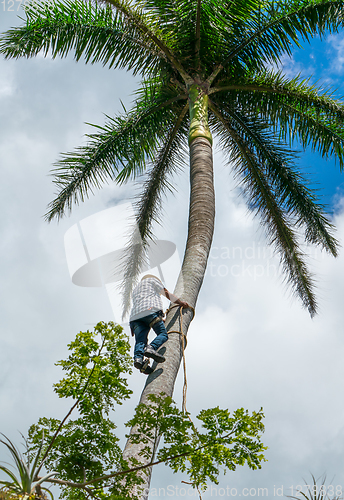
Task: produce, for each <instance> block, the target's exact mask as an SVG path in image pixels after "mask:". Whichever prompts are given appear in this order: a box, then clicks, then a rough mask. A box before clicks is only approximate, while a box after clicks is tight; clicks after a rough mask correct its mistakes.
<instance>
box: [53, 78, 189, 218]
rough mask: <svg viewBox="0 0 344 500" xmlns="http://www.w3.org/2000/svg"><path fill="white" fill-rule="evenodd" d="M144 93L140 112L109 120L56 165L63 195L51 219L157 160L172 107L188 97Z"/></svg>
mask: <svg viewBox="0 0 344 500" xmlns="http://www.w3.org/2000/svg"><path fill="white" fill-rule="evenodd" d="M143 90H144V91H145V92H144V98H143V101H139V102H138V103H137V105H136V109H134V110H133V111H132V112H130V113H128V114H127V115H126V116H124V117H117V118H110V117H108V120H109V121H108V123H107V124H106V125H105V126H103V127H97V128H98V129H99V130H101V132H99V133H98V134H91V135H88V138H89V143H88V144H87V145H86V146H83V147H81V148H79V149H78V150H77V151H76V152H75V153H67V154H65V155H64V158H63V159H61V160H60V161H59V162H58V163H57V164H56V167H57V168H56V169H55V170H54V171H53V173H54V175H55V180H54V182H55V184H56V185H57V186H58V188H59V193H58V196H57V197H56V199H55V200H54V201H53V202H52V203H51V204H50V205H49V209H50V210H49V212H48V214H47V219H48V220H51V219H52V218H54V217H56V216H57V217H61V216H62V215H63V214H64V213H65V212H66V211H67V210H71V208H72V204H73V202H75V203H78V202H79V200H81V201H83V200H84V198H85V197H86V196H88V193H89V191H90V190H91V191H92V189H93V188H100V186H101V185H102V184H103V183H104V182H108V181H109V180H113V181H114V180H116V179H117V182H125V181H127V180H128V179H130V178H135V177H136V176H137V175H139V174H141V173H142V172H143V171H144V169H145V162H146V161H147V160H149V159H151V160H152V159H153V158H154V155H155V152H156V151H157V148H158V144H159V140H160V139H161V138H162V137H163V136H164V129H165V128H167V129H168V128H169V126H170V124H171V123H173V121H174V116H175V110H174V109H173V108H172V110H171V109H170V108H169V105H171V104H173V103H175V102H176V103H177V101H178V100H185V98H186V96H183V95H178V93H176V89H175V88H173V87H171V88H169V90H170V99H169V100H167V101H166V97H167V95H166V94H167V92H166V91H165V93H163V94H161V95H154V94H153V95H151V94H149V92H148V90H147V88H146V89H143ZM142 92H143V91H142ZM171 96H173V97H171ZM149 100H152V101H153V102H149ZM147 101H148V102H147ZM176 105H177V104H176Z"/></svg>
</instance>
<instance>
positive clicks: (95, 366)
mask: <svg viewBox="0 0 344 500" xmlns="http://www.w3.org/2000/svg"><path fill="white" fill-rule="evenodd" d="M68 349H69V350H70V351H72V353H71V354H70V356H69V357H68V359H67V360H62V361H58V362H57V363H56V365H59V366H62V369H63V370H64V371H66V372H67V376H66V377H65V378H63V379H62V380H61V381H60V382H58V383H57V384H55V385H54V390H55V392H56V393H57V394H58V395H59V397H60V398H68V397H72V398H73V399H79V398H81V397H82V400H81V401H80V403H79V411H80V413H81V414H82V415H84V416H87V418H89V419H92V418H95V415H97V414H98V413H100V414H101V413H105V414H106V415H108V413H109V411H110V410H111V409H113V407H114V405H115V404H122V402H123V400H125V399H128V398H129V397H130V395H131V394H132V391H131V390H130V389H128V383H127V379H126V378H125V377H124V376H123V375H124V374H127V373H131V372H132V359H131V356H130V354H129V351H130V344H129V342H128V337H127V335H126V334H124V333H123V328H122V327H121V326H120V325H115V324H114V323H113V322H112V321H110V322H109V323H104V322H100V323H98V324H97V325H96V326H95V328H94V331H93V332H90V331H89V330H87V331H86V332H80V333H78V334H77V336H76V339H75V340H74V341H73V342H71V343H70V344H68ZM86 387H87V390H85V388H86Z"/></svg>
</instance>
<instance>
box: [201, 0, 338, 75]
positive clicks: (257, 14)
mask: <svg viewBox="0 0 344 500" xmlns="http://www.w3.org/2000/svg"><path fill="white" fill-rule="evenodd" d="M244 1H245V0H240V1H238V2H236V3H238V4H241V3H242V2H244ZM342 9H343V2H342V1H338V0H325V1H324V0H291V1H288V2H278V3H277V2H264V3H261V2H260V3H259V7H258V8H256V9H253V10H252V11H251V12H250V14H249V15H248V16H247V17H245V19H244V20H243V19H242V18H240V17H239V18H234V19H233V18H232V17H231V16H230V15H229V16H228V23H229V25H228V31H229V32H230V34H231V37H229V36H228V37H227V38H228V42H227V43H226V42H225V44H224V45H225V46H224V47H223V48H224V51H223V59H222V61H221V63H220V64H218V65H217V66H216V68H215V69H214V71H213V73H212V74H211V75H210V76H209V77H208V79H207V81H208V82H209V83H212V82H213V81H214V79H215V78H216V77H217V75H218V74H219V72H220V71H222V69H224V72H226V71H227V72H228V75H231V74H233V69H234V68H233V66H238V68H239V67H244V68H247V69H249V70H253V69H259V67H261V65H262V63H278V62H279V61H280V57H281V55H282V54H285V53H286V54H289V55H291V49H292V47H295V46H296V47H301V43H300V40H305V41H309V39H310V38H312V37H314V36H316V35H320V36H323V35H324V34H325V32H331V33H334V32H337V31H338V29H339V28H340V27H341V26H342V25H343V13H342ZM229 64H230V65H231V67H230V66H229Z"/></svg>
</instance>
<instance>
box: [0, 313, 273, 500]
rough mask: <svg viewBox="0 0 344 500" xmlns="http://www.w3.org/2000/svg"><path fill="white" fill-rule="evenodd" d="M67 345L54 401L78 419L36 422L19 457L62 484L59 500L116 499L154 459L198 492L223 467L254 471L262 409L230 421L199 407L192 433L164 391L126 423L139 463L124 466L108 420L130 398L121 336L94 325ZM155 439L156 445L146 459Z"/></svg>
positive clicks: (238, 413) (257, 464)
mask: <svg viewBox="0 0 344 500" xmlns="http://www.w3.org/2000/svg"><path fill="white" fill-rule="evenodd" d="M68 348H69V350H70V351H71V353H70V355H69V357H68V359H67V360H63V361H59V362H58V363H56V364H57V365H59V366H62V368H63V370H64V371H65V372H66V376H65V377H64V378H63V379H62V380H61V381H60V382H59V383H57V384H55V385H54V390H55V392H56V393H57V394H58V395H59V397H63V398H70V397H71V398H73V399H76V401H77V402H78V411H79V416H78V418H76V419H75V420H69V421H68V422H66V423H65V420H66V417H65V419H64V420H63V421H60V420H58V419H55V418H46V417H44V418H40V419H39V421H38V423H37V424H34V425H32V426H31V427H30V429H29V433H28V436H29V437H28V443H29V450H28V452H27V455H28V456H31V455H32V454H35V462H34V464H35V470H36V471H39V470H40V468H41V467H42V462H41V461H42V459H44V466H45V468H46V469H47V471H48V472H49V473H50V474H54V475H55V478H56V479H54V480H52V481H53V482H54V481H55V482H58V484H60V485H61V487H62V493H61V498H66V499H68V500H85V498H88V497H89V496H92V495H95V496H96V497H97V498H109V495H110V498H113V499H115V500H116V498H118V499H120V498H121V497H123V496H125V495H126V494H128V493H129V492H130V493H131V494H133V488H134V487H139V486H140V484H142V483H143V482H144V479H143V477H144V474H145V470H146V469H147V466H148V465H151V464H152V463H156V462H154V460H156V461H157V462H159V463H160V462H165V463H166V465H169V466H170V467H171V468H172V470H173V471H174V472H178V471H180V472H184V473H186V474H187V476H188V478H189V479H190V481H191V482H192V484H193V487H194V488H198V487H203V488H204V489H205V488H206V484H207V481H212V482H217V481H218V479H217V478H218V476H219V474H220V470H221V469H223V468H224V469H225V470H235V468H236V466H237V465H244V464H245V463H247V465H248V466H249V467H250V468H252V469H255V468H260V467H261V465H260V464H261V462H262V461H263V460H264V456H263V451H264V449H265V448H264V446H263V445H262V443H261V441H260V435H261V433H262V432H263V431H264V426H263V424H262V418H263V414H262V411H260V412H258V413H255V412H254V413H253V414H252V415H251V416H250V415H249V414H248V412H247V411H244V410H243V409H240V410H237V411H236V412H234V413H233V416H230V414H229V411H228V410H221V409H220V408H211V409H208V410H202V411H201V412H200V413H199V415H198V416H197V419H198V420H199V421H200V423H201V426H202V427H201V430H197V429H196V427H195V425H194V424H193V422H192V421H191V419H190V415H189V414H188V413H184V412H182V411H180V410H179V409H178V408H177V407H176V405H175V403H174V402H173V400H172V399H171V398H170V397H165V396H164V394H160V395H159V396H150V397H149V403H148V404H147V405H143V404H140V405H138V407H137V408H136V411H135V415H134V417H133V418H132V419H131V420H130V421H129V422H128V423H127V424H126V426H130V427H132V426H134V428H135V431H134V433H132V434H131V436H130V439H131V440H132V442H133V443H141V445H142V450H141V453H140V454H141V457H142V460H140V461H139V460H136V459H133V458H132V459H130V461H129V463H128V462H126V461H124V460H123V458H122V450H121V448H120V447H119V445H118V442H119V439H118V437H117V436H116V434H115V429H116V425H115V424H114V422H113V421H112V420H110V418H109V415H110V411H112V410H114V407H115V405H116V404H121V403H122V402H123V401H124V400H125V399H127V398H128V397H129V394H130V393H131V391H130V390H129V389H128V387H127V382H126V380H125V378H124V374H125V373H131V363H132V361H131V359H130V357H129V354H128V351H129V349H130V346H129V342H128V338H127V337H126V335H124V334H123V332H122V328H121V327H120V326H119V325H115V324H113V323H108V324H106V323H98V324H97V325H96V327H95V329H94V332H90V331H87V332H80V333H78V334H77V336H76V339H75V340H74V341H73V342H71V343H70V344H69V346H68ZM72 408H74V407H72ZM70 413H71V411H70V412H69V413H68V415H67V416H69V414H70ZM127 437H128V436H127ZM160 440H162V441H163V447H162V448H161V449H160V451H159V453H158V454H157V457H156V458H154V453H155V452H156V449H157V445H158V443H159V441H160ZM152 441H153V442H154V453H153V456H152V450H151V447H150V446H149V443H151V442H152ZM43 442H44V444H43ZM39 462H40V466H39V467H38V463H39ZM147 470H148V469H147ZM53 471H54V472H53ZM36 474H38V472H36ZM6 486H8V484H7V483H6ZM133 498H136V497H135V494H134V496H133Z"/></svg>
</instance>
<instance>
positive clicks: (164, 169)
mask: <svg viewBox="0 0 344 500" xmlns="http://www.w3.org/2000/svg"><path fill="white" fill-rule="evenodd" d="M187 110H188V104H186V105H185V106H184V107H183V108H182V109H181V110H180V112H179V115H178V116H177V117H176V119H175V122H174V123H171V125H170V127H169V128H168V129H167V130H166V132H165V137H164V140H162V141H161V142H162V145H161V147H160V149H159V151H158V153H157V155H156V159H155V161H154V162H153V164H152V168H151V170H150V171H149V173H148V176H147V179H146V181H145V182H144V185H143V190H142V193H141V195H140V197H139V199H138V201H137V203H136V214H137V215H136V226H137V227H138V230H139V243H138V239H137V234H136V231H134V233H133V235H132V238H131V241H130V243H129V245H128V246H127V249H126V256H125V259H124V262H123V263H122V265H123V268H124V269H125V273H124V277H123V281H122V284H121V288H122V291H123V317H124V316H125V315H126V314H127V312H128V309H129V305H130V298H131V292H132V290H133V287H134V285H135V283H136V282H137V278H138V275H139V274H140V272H141V271H142V266H143V265H144V264H145V263H146V260H145V259H146V250H147V247H148V245H149V243H150V242H152V241H153V234H152V225H153V223H154V222H159V214H160V212H161V209H162V196H163V194H164V193H165V192H166V190H169V191H172V190H173V185H171V184H170V183H169V181H168V177H169V176H170V175H171V174H172V173H173V172H174V171H175V170H176V169H178V168H182V167H183V166H184V162H183V156H184V155H183V152H184V147H185V145H186V144H187V137H188V127H187V124H186V123H185V122H184V119H185V115H186V113H187ZM136 226H135V227H136Z"/></svg>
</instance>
